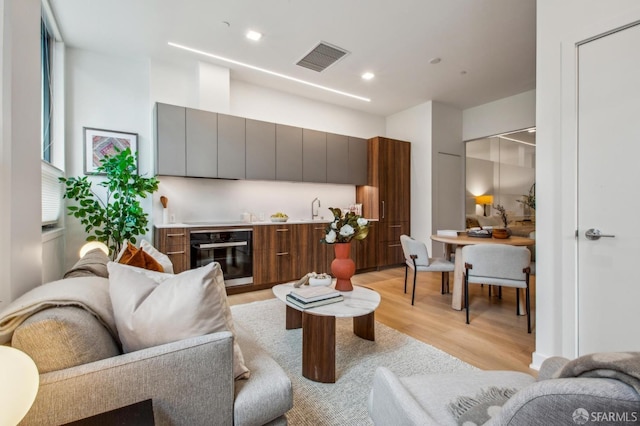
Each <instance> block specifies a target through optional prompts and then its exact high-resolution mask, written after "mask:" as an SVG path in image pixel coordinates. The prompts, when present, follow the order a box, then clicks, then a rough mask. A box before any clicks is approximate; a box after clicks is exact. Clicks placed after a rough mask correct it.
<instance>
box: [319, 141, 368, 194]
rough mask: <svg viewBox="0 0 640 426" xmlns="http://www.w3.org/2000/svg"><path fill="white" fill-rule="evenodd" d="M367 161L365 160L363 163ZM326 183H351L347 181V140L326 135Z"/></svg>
mask: <svg viewBox="0 0 640 426" xmlns="http://www.w3.org/2000/svg"><path fill="white" fill-rule="evenodd" d="M366 161H367V159H366V158H365V163H366ZM327 182H329V183H351V182H350V181H349V138H348V137H347V136H344V135H336V134H333V133H327Z"/></svg>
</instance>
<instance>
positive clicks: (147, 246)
mask: <svg viewBox="0 0 640 426" xmlns="http://www.w3.org/2000/svg"><path fill="white" fill-rule="evenodd" d="M140 248H141V249H142V250H144V251H145V252H146V253H148V254H149V255H151V257H153V258H154V259H155V260H156V261H157V262H158V263H159V264H160V265H161V266H162V269H164V272H166V273H167V274H173V263H171V259H169V256H167V255H166V254H164V253H162V252H161V251H158V249H156V248H155V247H154V246H152V245H151V243H150V242H148V241H147V240H141V241H140Z"/></svg>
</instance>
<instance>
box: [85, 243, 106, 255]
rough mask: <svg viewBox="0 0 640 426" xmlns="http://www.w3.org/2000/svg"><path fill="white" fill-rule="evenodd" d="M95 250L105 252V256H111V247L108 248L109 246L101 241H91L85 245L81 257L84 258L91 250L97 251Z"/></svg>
mask: <svg viewBox="0 0 640 426" xmlns="http://www.w3.org/2000/svg"><path fill="white" fill-rule="evenodd" d="M95 249H100V250H102V251H103V252H104V254H106V255H107V256H109V247H107V245H106V244H105V243H103V242H100V241H90V242H88V243H86V244H85V245H83V246H82V247H81V248H80V253H79V255H80V257H83V256H84V255H85V254H87V253H89V252H90V251H91V250H95Z"/></svg>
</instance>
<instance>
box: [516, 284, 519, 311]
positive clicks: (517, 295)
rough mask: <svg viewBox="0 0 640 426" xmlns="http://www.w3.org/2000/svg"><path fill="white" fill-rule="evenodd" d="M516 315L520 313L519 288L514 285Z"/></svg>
mask: <svg viewBox="0 0 640 426" xmlns="http://www.w3.org/2000/svg"><path fill="white" fill-rule="evenodd" d="M516 315H520V289H519V288H518V287H516Z"/></svg>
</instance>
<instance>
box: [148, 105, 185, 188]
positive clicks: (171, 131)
mask: <svg viewBox="0 0 640 426" xmlns="http://www.w3.org/2000/svg"><path fill="white" fill-rule="evenodd" d="M185 110H186V108H184V107H179V106H175V105H168V104H161V103H158V104H156V108H155V133H156V173H157V174H159V175H169V176H186V171H187V170H186V123H185V120H186V112H185Z"/></svg>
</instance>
